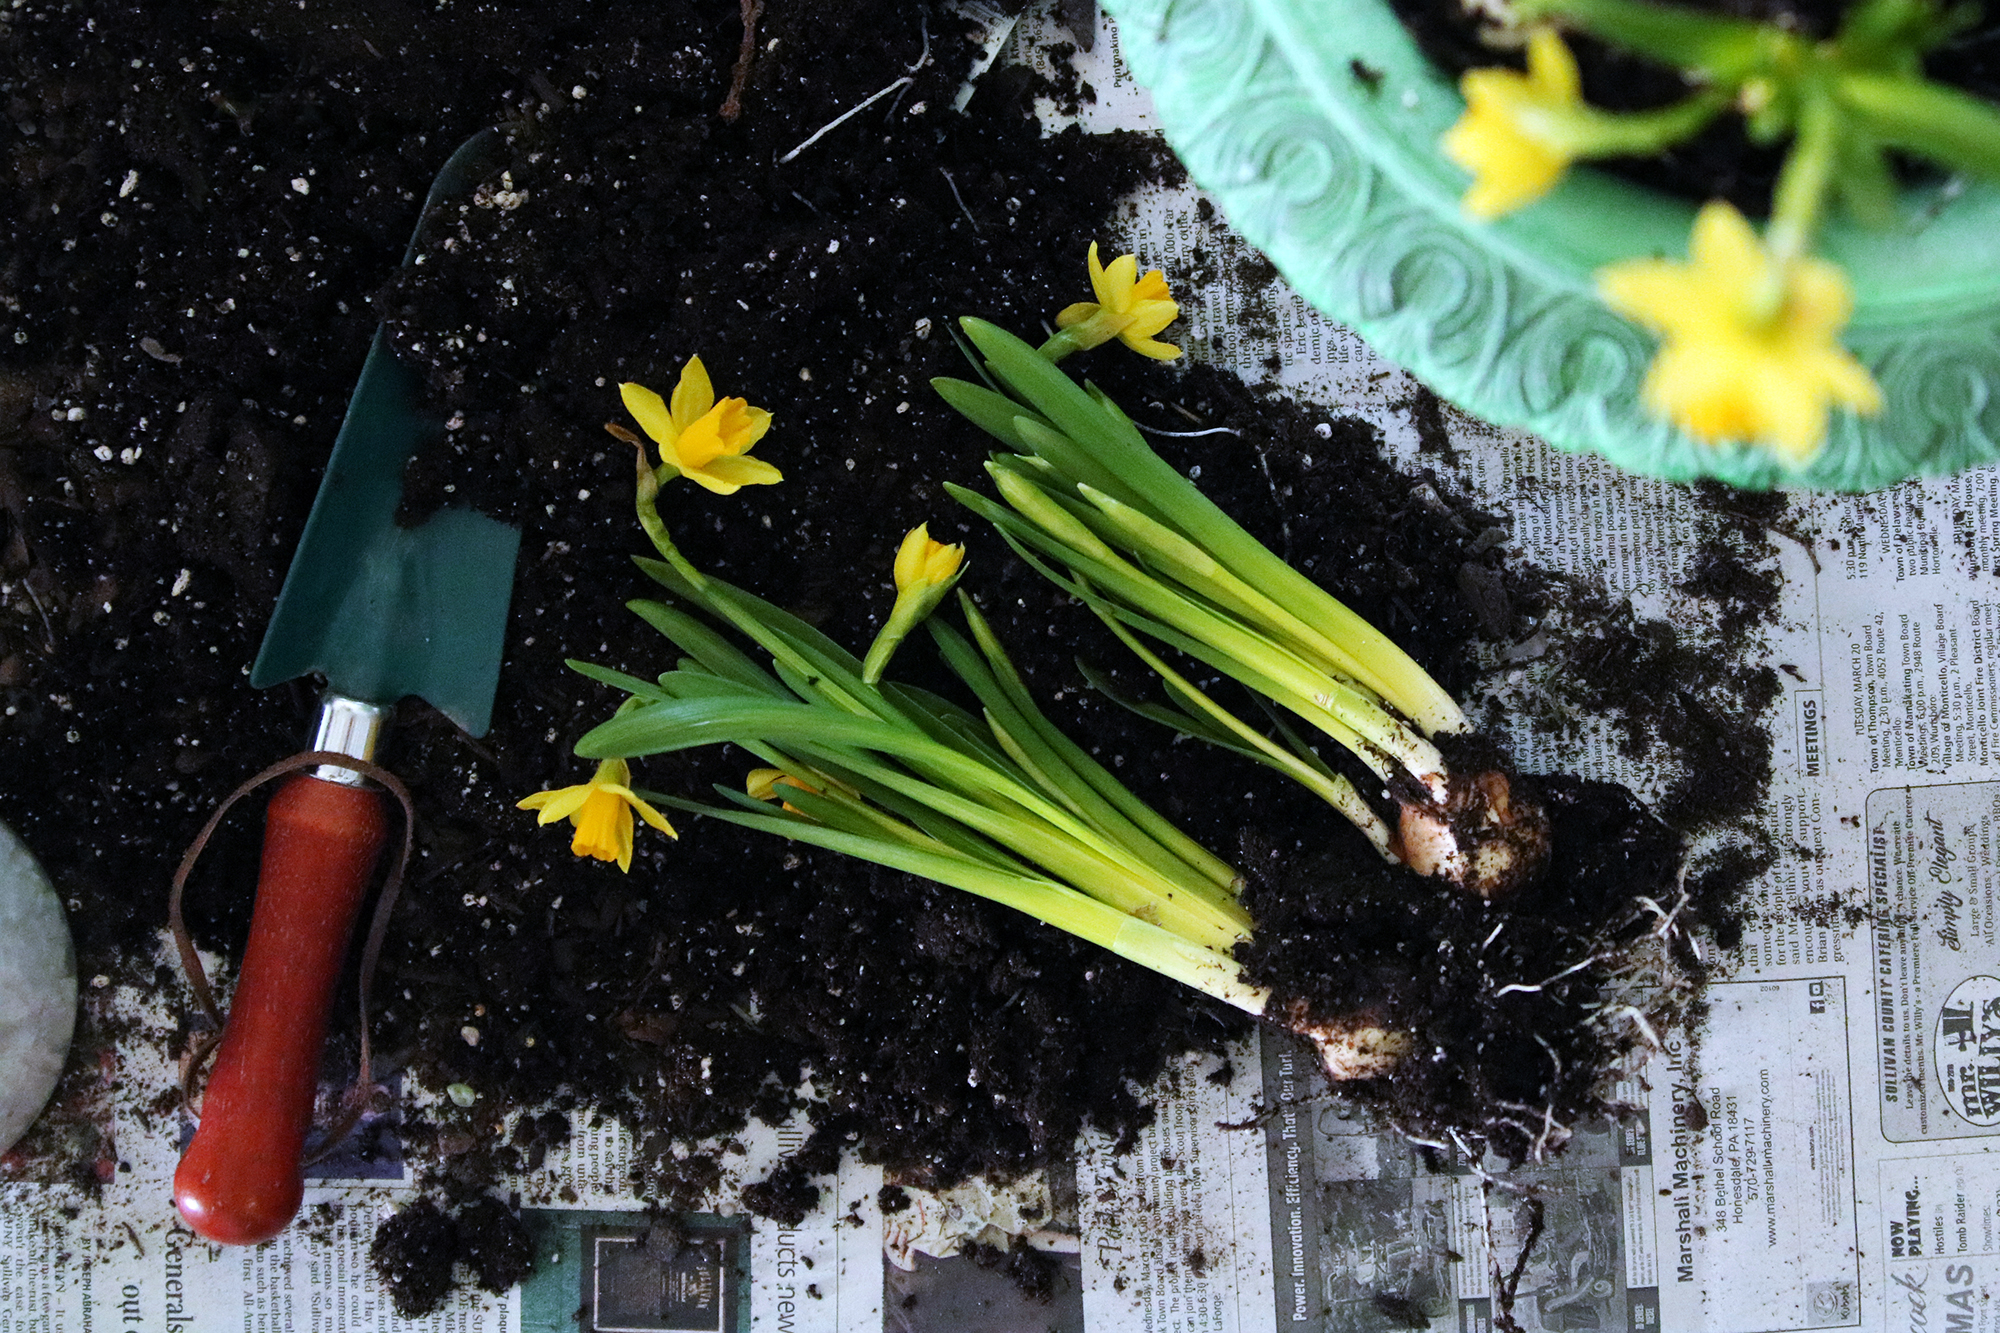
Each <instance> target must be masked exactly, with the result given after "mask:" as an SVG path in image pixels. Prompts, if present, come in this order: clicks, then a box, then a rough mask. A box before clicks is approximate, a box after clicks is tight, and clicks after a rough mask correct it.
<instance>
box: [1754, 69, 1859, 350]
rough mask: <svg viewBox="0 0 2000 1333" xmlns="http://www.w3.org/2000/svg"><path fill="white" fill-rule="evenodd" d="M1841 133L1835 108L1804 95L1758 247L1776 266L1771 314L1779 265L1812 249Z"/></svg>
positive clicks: (1778, 295)
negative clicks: (1769, 216)
mask: <svg viewBox="0 0 2000 1333" xmlns="http://www.w3.org/2000/svg"><path fill="white" fill-rule="evenodd" d="M1841 130H1842V125H1841V114H1840V109H1839V108H1838V107H1837V106H1835V105H1834V102H1833V99H1832V98H1831V97H1829V96H1827V95H1826V93H1825V91H1824V90H1823V89H1820V88H1811V89H1809V90H1807V92H1806V94H1805V96H1804V97H1803V98H1802V99H1801V102H1800V106H1799V120H1798V133H1797V135H1796V137H1794V138H1793V140H1792V149H1791V152H1790V153H1788V154H1786V156H1785V165H1784V167H1783V169H1782V170H1780V171H1779V173H1778V184H1777V187H1776V188H1775V189H1774V190H1773V192H1772V195H1771V221H1770V223H1769V225H1768V226H1766V227H1765V229H1764V244H1765V245H1766V246H1767V247H1768V248H1769V250H1770V252H1771V257H1772V259H1773V260H1775V261H1776V262H1775V263H1773V264H1772V265H1771V269H1770V273H1769V281H1770V284H1771V288H1772V291H1771V297H1770V305H1771V307H1772V310H1773V313H1775V311H1776V307H1777V305H1778V303H1779V302H1780V301H1782V299H1783V290H1784V273H1783V269H1784V266H1785V265H1787V264H1789V263H1790V262H1791V261H1793V260H1795V259H1798V258H1800V257H1801V256H1803V255H1805V254H1806V253H1808V252H1809V251H1810V250H1811V249H1812V242H1813V235H1814V233H1815V232H1817V231H1818V230H1819V221H1820V217H1821V215H1822V214H1823V213H1824V212H1825V208H1826V199H1827V195H1828V194H1829V193H1830V192H1831V190H1832V188H1833V183H1834V168H1835V166H1836V165H1838V163H1839V161H1840V150H1841Z"/></svg>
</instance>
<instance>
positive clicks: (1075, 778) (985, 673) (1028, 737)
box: [931, 598, 1238, 912]
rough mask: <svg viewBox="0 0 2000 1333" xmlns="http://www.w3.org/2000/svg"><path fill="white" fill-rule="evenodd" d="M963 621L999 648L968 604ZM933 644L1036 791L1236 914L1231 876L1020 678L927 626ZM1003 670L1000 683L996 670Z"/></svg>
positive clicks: (949, 633)
mask: <svg viewBox="0 0 2000 1333" xmlns="http://www.w3.org/2000/svg"><path fill="white" fill-rule="evenodd" d="M960 600H961V603H962V604H963V607H964V610H965V612H966V618H967V619H968V620H969V621H971V622H972V624H973V629H974V633H975V635H976V636H978V637H979V639H980V647H981V650H982V653H984V651H985V650H986V649H987V647H988V645H989V644H990V645H992V646H994V647H997V641H996V640H994V639H993V637H992V630H991V629H990V628H989V627H988V626H987V625H986V623H985V621H984V618H983V617H980V616H979V613H978V611H977V610H975V609H974V608H973V606H972V604H971V601H970V600H969V599H965V598H961V599H960ZM931 634H932V637H933V638H935V639H936V640H937V644H938V649H939V651H940V652H941V653H942V654H943V655H944V658H945V662H946V664H947V665H949V666H950V667H951V669H952V671H953V673H954V674H956V675H957V676H958V678H959V679H960V680H963V681H964V682H965V683H966V685H967V686H968V687H970V688H971V690H972V691H973V693H974V694H976V695H978V696H979V699H980V702H981V703H982V704H984V705H985V707H986V713H987V719H988V725H989V726H990V727H991V729H992V731H993V735H994V738H995V739H996V740H997V741H998V742H999V743H1000V746H1001V748H1002V749H1004V750H1006V751H1007V753H1008V754H1009V756H1010V757H1012V758H1013V759H1014V761H1015V762H1016V763H1018V764H1020V765H1021V766H1022V767H1023V768H1026V769H1028V770H1029V771H1030V772H1032V773H1036V774H1040V775H1042V777H1043V779H1044V780H1043V781H1042V784H1041V785H1042V786H1043V787H1044V788H1045V789H1047V790H1050V791H1054V792H1060V793H1061V794H1062V799H1063V800H1064V801H1065V803H1066V804H1068V805H1069V806H1070V807H1071V808H1072V809H1073V810H1074V811H1075V812H1076V813H1077V814H1078V815H1079V816H1080V817H1082V818H1084V819H1085V820H1087V821H1088V822H1089V823H1090V824H1091V826H1092V827H1094V828H1098V829H1102V830H1104V831H1106V832H1107V833H1109V834H1110V835H1111V836H1112V837H1113V838H1114V839H1115V841H1116V842H1117V843H1118V844H1119V845H1120V846H1123V847H1128V848H1131V849H1133V850H1134V851H1135V852H1137V853H1138V854H1140V855H1142V856H1144V857H1145V858H1146V859H1147V860H1148V861H1149V862H1151V863H1152V864H1153V866H1154V868H1155V869H1156V870H1158V871H1159V872H1160V873H1161V874H1163V875H1165V876H1168V877H1170V878H1173V879H1175V880H1185V879H1187V878H1189V877H1190V876H1191V875H1192V876H1195V877H1198V878H1199V879H1201V880H1205V881H1206V882H1207V883H1209V884H1210V885H1212V886H1213V892H1211V893H1208V894H1205V895H1204V896H1205V897H1206V898H1207V899H1208V901H1209V902H1210V903H1211V904H1212V905H1214V906H1215V907H1216V908H1217V909H1218V910H1222V911H1228V912H1233V911H1235V910H1236V886H1237V884H1238V879H1237V875H1236V872H1235V871H1234V870H1233V869H1231V868H1230V867H1229V866H1228V865H1226V864H1225V863H1224V862H1222V861H1221V860H1220V859H1218V858H1217V857H1215V856H1214V855H1213V854H1211V853H1210V852H1209V851H1208V850H1207V849H1206V848H1204V847H1202V846H1201V845H1200V844H1199V843H1197V842H1195V841H1194V839H1192V838H1190V837H1188V836H1187V835H1186V834H1184V833H1182V832H1181V831H1180V830H1179V829H1176V828H1175V827H1174V826H1173V825H1171V824H1169V823H1168V822H1167V821H1166V820H1164V819H1162V818H1160V816H1159V815H1158V814H1157V813H1156V812H1155V811H1153V810H1152V809H1151V808H1150V807H1149V806H1147V805H1145V804H1144V803H1143V802H1141V801H1140V800H1139V799H1138V798H1137V797H1135V796H1133V795H1132V794H1131V792H1130V791H1129V790H1127V789H1126V787H1125V786H1124V784H1123V783H1120V782H1118V781H1117V779H1115V778H1113V777H1112V776H1111V775H1110V773H1109V772H1108V771H1107V770H1106V769H1105V768H1104V766H1103V765H1101V764H1099V763H1098V762H1097V761H1096V760H1094V759H1092V758H1091V757H1090V756H1089V755H1087V754H1085V753H1084V752H1083V749H1082V747H1080V746H1078V745H1077V744H1076V743H1075V742H1074V741H1072V740H1070V739H1069V738H1068V737H1067V736H1065V735H1063V734H1062V732H1061V731H1060V730H1058V729H1057V728H1056V727H1055V725H1054V724H1053V723H1051V722H1050V721H1049V720H1048V718H1047V717H1045V716H1043V714H1042V713H1041V710H1040V709H1038V708H1036V707H1035V706H1034V704H1033V703H1032V701H1030V700H1029V698H1028V696H1027V691H1026V688H1025V687H1024V686H1023V685H1022V684H1021V681H1020V678H1019V677H1018V676H1017V675H1014V673H1013V667H1012V664H1011V663H1007V661H1006V658H1005V657H1004V656H1002V657H1000V658H999V659H998V661H997V662H995V661H994V660H993V658H992V657H991V656H990V655H987V656H986V657H985V659H984V660H982V657H981V655H976V654H975V653H974V652H973V648H972V645H971V644H969V643H967V642H966V641H965V639H964V638H963V637H962V636H960V635H959V634H958V633H957V632H956V631H954V630H951V629H950V628H948V627H946V626H943V625H938V624H933V625H932V626H931ZM1001 663H1006V666H1005V674H1006V676H1008V677H1011V679H1003V677H1002V674H1001V670H1000V665H999V664H1001Z"/></svg>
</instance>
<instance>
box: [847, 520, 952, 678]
mask: <svg viewBox="0 0 2000 1333" xmlns="http://www.w3.org/2000/svg"><path fill="white" fill-rule="evenodd" d="M964 567H965V548H964V547H963V546H960V545H956V544H953V545H949V546H948V545H946V544H945V543H943V542H936V541H932V540H931V533H930V524H928V523H919V524H918V525H917V526H916V527H914V528H911V529H910V531H909V532H908V533H907V534H906V535H905V536H904V537H903V544H902V545H901V546H899V547H897V548H896V565H895V575H896V604H895V605H894V606H893V607H891V608H889V619H888V620H887V621H886V622H885V623H884V624H883V626H882V631H881V633H879V634H877V635H876V636H875V642H874V643H872V644H870V645H869V647H868V657H867V660H865V661H864V662H863V663H862V664H861V679H862V680H864V681H866V682H867V683H868V684H870V685H873V684H875V683H876V682H877V681H879V680H881V679H882V672H883V670H884V669H885V668H886V667H887V666H888V665H889V659H890V658H891V657H893V656H895V653H896V649H897V647H898V646H900V645H901V644H902V642H903V640H904V639H905V638H906V637H908V635H909V633H910V631H911V630H913V629H915V628H916V627H917V626H918V625H921V624H922V623H923V622H924V620H925V618H926V617H928V616H929V615H930V613H931V612H932V611H935V610H936V609H937V604H938V603H939V602H941V601H943V600H944V596H945V594H946V593H948V592H950V591H951V588H952V585H953V584H955V583H957V582H958V576H959V574H960V573H961V572H963V570H964Z"/></svg>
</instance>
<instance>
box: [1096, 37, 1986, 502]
mask: <svg viewBox="0 0 2000 1333" xmlns="http://www.w3.org/2000/svg"><path fill="white" fill-rule="evenodd" d="M1106 8H1107V9H1109V10H1110V11H1111V12H1112V14H1113V16H1114V17H1115V18H1116V19H1117V20H1118V40H1119V44H1120V53H1121V54H1122V55H1123V57H1124V58H1125V60H1126V62H1127V63H1128V64H1129V65H1130V67H1131V69H1132V72H1133V73H1134V75H1136V76H1137V78H1138V79H1139V81H1140V82H1141V83H1143V84H1145V85H1147V87H1149V88H1150V89H1151V90H1152V93H1153V98H1154V101H1155V103H1156V105H1157V107H1158V110H1159V116H1160V121H1161V124H1162V126H1163V128H1164V129H1165V131H1166V134H1167V138H1168V140H1169V141H1170V142H1171V143H1172V144H1173V146H1174V149H1175V151H1176V152H1178V153H1179V154H1180V156H1181V159H1182V160H1183V161H1184V162H1185V163H1186V164H1187V167H1188V170H1189V171H1190V172H1191V173H1192V174H1193V175H1194V178H1195V179H1196V180H1197V181H1198V182H1200V183H1201V185H1202V186H1204V187H1205V188H1206V189H1208V190H1209V191H1210V192H1211V193H1212V194H1214V195H1215V197H1216V199H1217V200H1218V202H1220V203H1221V205H1222V207H1223V208H1224V210H1225V211H1226V212H1227V213H1228V215H1229V219H1230V222H1231V223H1232V224H1233V225H1234V226H1235V227H1236V228H1237V230H1238V231H1240V232H1241V233H1242V234H1243V235H1244V236H1245V237H1246V238H1247V239H1248V240H1249V241H1250V242H1251V243H1252V244H1253V245H1255V246H1257V247H1258V248H1259V249H1261V250H1262V251H1263V252H1264V253H1265V254H1266V255H1268V256H1269V257H1270V259H1271V261H1272V262H1273V263H1275V264H1276V265H1277V266H1278V268H1279V270H1280V271H1281V272H1283V273H1284V275H1285V277H1286V279H1287V280H1288V281H1290V282H1291V284H1292V285H1293V286H1294V287H1295V288H1297V289H1298V291H1299V292H1300V294H1302V295H1303V296H1304V297H1305V298H1306V299H1307V300H1309V301H1311V302H1312V303H1313V304H1314V305H1315V306H1317V307H1318V308H1319V309H1320V310H1321V311H1323V312H1324V313H1325V314H1327V315H1328V316H1330V317H1332V318H1333V319H1335V320H1338V321H1340V322H1341V323H1343V324H1346V325H1348V326H1350V327H1352V328H1353V329H1355V330H1356V331H1357V332H1359V333H1360V334H1361V335H1362V336H1363V337H1364V338H1366V339H1367V340H1368V341H1369V342H1370V343H1371V344H1372V345H1373V346H1374V347H1375V348H1376V349H1377V350H1379V351H1380V352H1381V353H1382V354H1383V355H1385V356H1388V357H1390V358H1392V359H1394V360H1396V361H1397V362H1399V363H1401V364H1402V365H1404V366H1406V367H1408V368H1409V369H1410V371H1411V372H1413V373H1414V374H1416V375H1417V376H1418V377H1419V378H1421V379H1423V380H1424V381H1425V382H1426V383H1428V384H1429V385H1431V386H1432V387H1433V388H1434V389H1436V390H1437V391H1438V392H1439V393H1440V394H1442V395H1444V396H1445V397H1446V398H1448V399H1450V400H1452V401H1453V402H1455V403H1457V404H1459V405H1460V406H1461V407H1463V408H1465V409H1466V410H1467V411H1469V412H1471V413H1473V414H1475V415H1477V416H1480V417H1484V418H1486V419H1487V420H1489V421H1494V422H1498V423H1501V424H1503V425H1509V426H1521V427H1525V428H1526V429H1528V430H1531V431H1534V432H1535V433H1536V434H1538V435H1541V436H1542V437H1543V438H1545V439H1547V440H1548V441H1549V442H1550V443H1551V444H1554V445H1555V446H1557V447H1558V448H1562V449H1570V450H1592V451H1595V452H1597V453H1600V454H1602V455H1604V456H1605V457H1606V458H1608V459H1610V460H1611V461H1612V462H1614V463H1616V464H1618V465H1619V466H1620V467H1624V468H1629V469H1630V470H1632V471H1634V472H1643V473H1649V474H1651V475H1654V476H1660V477H1668V478H1672V479H1676V480H1689V479H1693V478H1696V477H1720V478H1722V479H1723V480H1725V481H1729V482H1733V483H1735V484H1736V485H1738V486H1748V487H1758V488H1764V487H1771V486H1778V485H1786V486H1806V487H1816V488H1820V489H1826V490H1849V491H1859V490H1872V489H1874V488H1876V487H1879V486H1885V485H1888V484H1890V483H1892V482H1896V481H1900V480H1902V479H1903V478H1905V477H1911V476H1919V475H1942V474H1947V473H1952V472H1957V471H1960V470H1962V469H1964V468H1968V467H1973V466H1976V465H1979V464H1982V463H1988V462H1993V461H1995V460H2000V188H1996V186H1995V185H1993V184H1992V183H1990V182H1981V183H1973V184H1969V185H1963V188H1960V186H1961V184H1962V183H1961V182H1954V183H1953V184H1952V185H1951V186H1949V187H1946V188H1942V189H1940V188H1931V189H1926V190H1916V191H1912V192H1910V193H1909V194H1908V195H1907V196H1906V197H1905V198H1904V199H1903V201H1902V214H1903V217H1902V222H1901V224H1900V225H1899V226H1898V227H1896V228H1895V229H1893V230H1891V231H1887V232H1869V231H1864V230H1862V229H1860V228H1858V227H1855V226H1853V225H1852V224H1850V223H1847V222H1846V221H1844V220H1837V221H1835V222H1834V223H1832V224H1831V225H1830V226H1829V227H1828V228H1827V229H1826V230H1825V232H1824V234H1823V236H1822V240H1821V245H1820V250H1821V252H1822V253H1824V254H1825V255H1826V256H1827V257H1829V258H1831V259H1834V260H1836V261H1837V262H1839V263H1840V264H1842V265H1843V266H1844V267H1845V268H1846V269H1847V271H1848V273H1849V275H1850V276H1851V277H1852V278H1853V280H1854V285H1855V300H1856V309H1855V316H1854V320H1853V322H1852V323H1851V324H1850V325H1849V326H1848V329H1847V333H1846V336H1845V339H1844V341H1845V342H1846V344H1847V346H1848V348H1849V349H1850V350H1851V351H1853V352H1854V354H1855V355H1856V356H1857V357H1859V358H1860V359H1861V361H1862V362H1863V364H1865V365H1866V366H1867V367H1868V368H1869V370H1870V371H1872V372H1873V373H1874V375H1875V378H1876V380H1877V382H1878V383H1879V384H1880V385H1881V387H1882V391H1883V395H1884V398H1885V405H1884V408H1883V410H1882V412H1881V413H1880V414H1879V415H1877V416H1875V417H1871V418H1857V417H1854V416H1853V415H1851V414H1848V413H1845V412H1836V413H1835V414H1834V420H1833V426H1832V430H1831V432H1830V434H1829V437H1828V439H1827V443H1826V446H1825V447H1824V448H1823V449H1822V450H1821V451H1820V452H1819V454H1818V455H1817V456H1816V457H1814V458H1813V459H1812V461H1811V462H1810V463H1808V464H1807V465H1806V466H1804V467H1802V468H1799V469H1797V470H1793V469H1789V468H1786V467H1785V466H1784V465H1782V464H1781V463H1780V462H1778V461H1777V460H1776V459H1775V458H1774V457H1773V456H1772V455H1770V454H1769V453H1767V452H1765V451H1763V450H1760V449H1753V448H1748V447H1736V446H1732V447H1724V448H1715V447H1712V446H1708V445H1703V444H1700V443H1698V442H1696V441H1694V440H1692V439H1689V438H1688V437H1687V436H1685V435H1683V434H1682V433H1681V432H1679V431H1677V430H1674V429H1672V428H1671V427H1668V426H1665V425H1662V424H1661V423H1659V422H1658V421H1655V420H1654V419H1653V418H1652V417H1650V416H1648V415H1647V414H1646V412H1645V411H1644V409H1643V408H1642V407H1641V405H1640V403H1639V385H1640V382H1641V380H1642V379H1643V377H1644V375H1645V371H1646V366H1647V364H1648V363H1649V362H1650V361H1651V360H1652V356H1653V348H1654V343H1653V340H1652V338H1651V337H1649V336H1648V335H1647V334H1645V333H1643V332H1641V331H1640V330H1639V329H1638V328H1636V327H1635V326H1633V325H1631V324H1629V323H1627V322H1626V321H1625V320H1623V319H1620V318H1619V317H1617V316H1616V315H1613V314H1612V313H1611V312H1610V311H1608V310H1606V309H1605V308H1604V306H1603V305H1602V304H1600V303H1599V301H1598V300H1597V297H1596V295H1595V293H1594V290H1593V286H1592V278H1591V275H1592V273H1593V272H1594V271H1595V270H1596V269H1597V268H1598V267H1600V266H1601V265H1603V264H1605V263H1607V262H1609V261H1611V260H1614V259H1623V258H1628V257H1631V256H1633V255H1644V254H1659V255H1668V256H1674V257H1679V256H1682V255H1684V254H1685V253H1686V248H1687V236H1688V229H1689V227H1690V225H1691V224H1692V222H1693V219H1694V206H1693V205H1692V204H1690V203H1688V202H1685V201H1682V200H1678V199H1673V198H1669V197H1667V196H1664V195H1661V194H1657V193H1655V192H1652V191H1650V190H1646V189H1642V188H1640V187H1637V186H1633V185H1628V184H1626V183H1624V182H1622V181H1618V180H1614V179H1613V178H1611V177H1609V176H1606V175H1603V174H1601V173H1599V172H1595V171H1592V170H1588V169H1580V170H1576V171H1573V172H1571V173H1570V175H1569V177H1568V178H1567V179H1566V180H1565V181H1564V183H1563V184H1562V185H1561V186H1560V187H1559V188H1558V189H1556V190H1555V191H1554V192H1553V193H1552V194H1550V195H1549V196H1548V197H1547V198H1545V199H1543V200H1542V201H1540V202H1539V203H1536V204H1534V205H1532V206H1530V207H1528V208H1525V209H1522V210H1521V211H1519V212H1517V213H1515V214H1512V215H1510V216H1508V217H1506V218H1503V219H1501V220H1499V221H1498V222H1493V223H1476V222H1473V221H1471V220H1469V219H1467V218H1466V217H1465V216H1464V215H1463V214H1462V213H1461V212H1460V211H1459V207H1458V197H1459V194H1460V193H1461V191H1463V189H1464V188H1465V184H1466V181H1467V177H1466V175H1465V173H1463V172H1462V171H1460V170H1459V169H1458V168H1457V167H1456V166H1454V165H1452V163H1450V162H1449V161H1447V160H1446V159H1445V158H1444V156H1443V155H1442V154H1441V153H1440V152H1439V150H1438V146H1437V144H1438V136H1439V135H1441V134H1442V133H1443V132H1444V131H1445V129H1446V128H1447V127H1448V126H1450V125H1451V123H1452V122H1453V121H1454V120H1456V119H1457V118H1458V115H1459V113H1460V112H1461V111H1462V110H1463V109H1464V102H1463V101H1462V100H1461V99H1460V97H1459V95H1458V90H1457V88H1456V86H1455V85H1454V83H1453V82H1452V81H1451V80H1450V79H1448V78H1446V77H1444V76H1443V75H1442V74H1441V73H1440V72H1439V71H1438V70H1437V69H1435V68H1434V67H1433V66H1432V65H1431V64H1430V63H1429V61H1427V60H1426V59H1425V58H1424V56H1423V55H1422V54H1421V53H1420V52H1419V51H1418V50H1417V47H1416V45H1415V43H1414V42H1412V41H1411V39H1410V37H1409V35H1408V34H1407V33H1406V32H1405V31H1404V30H1403V27H1402V25H1401V23H1399V22H1398V21H1397V19H1396V16H1395V14H1394V13H1393V12H1392V11H1391V10H1390V8H1389V7H1388V5H1387V4H1385V3H1383V2H1382V0H1106Z"/></svg>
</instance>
